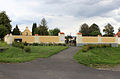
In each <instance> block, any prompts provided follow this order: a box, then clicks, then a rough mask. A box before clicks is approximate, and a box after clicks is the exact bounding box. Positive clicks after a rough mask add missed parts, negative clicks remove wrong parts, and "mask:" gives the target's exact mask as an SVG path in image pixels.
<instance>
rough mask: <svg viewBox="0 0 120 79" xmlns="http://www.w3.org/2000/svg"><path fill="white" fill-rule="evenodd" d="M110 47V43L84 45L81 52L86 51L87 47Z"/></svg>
mask: <svg viewBox="0 0 120 79" xmlns="http://www.w3.org/2000/svg"><path fill="white" fill-rule="evenodd" d="M107 47H111V45H110V44H98V45H85V46H83V48H82V51H83V52H87V51H88V50H89V49H94V48H107Z"/></svg>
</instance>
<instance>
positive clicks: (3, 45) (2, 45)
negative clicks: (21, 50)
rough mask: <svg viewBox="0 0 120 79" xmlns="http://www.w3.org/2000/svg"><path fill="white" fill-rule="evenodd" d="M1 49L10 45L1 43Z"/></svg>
mask: <svg viewBox="0 0 120 79" xmlns="http://www.w3.org/2000/svg"><path fill="white" fill-rule="evenodd" d="M0 47H9V45H8V44H7V43H5V42H4V41H0Z"/></svg>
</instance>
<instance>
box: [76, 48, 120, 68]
mask: <svg viewBox="0 0 120 79" xmlns="http://www.w3.org/2000/svg"><path fill="white" fill-rule="evenodd" d="M74 58H75V59H76V60H77V61H78V62H79V63H80V64H84V65H86V66H93V67H97V66H98V67H99V66H114V65H117V64H120V47H118V48H113V47H107V48H94V49H91V50H89V51H87V52H82V50H79V52H78V53H76V54H75V55H74Z"/></svg>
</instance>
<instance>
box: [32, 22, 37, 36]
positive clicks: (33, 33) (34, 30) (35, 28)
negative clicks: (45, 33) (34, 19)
mask: <svg viewBox="0 0 120 79" xmlns="http://www.w3.org/2000/svg"><path fill="white" fill-rule="evenodd" d="M36 30H37V23H33V26H32V35H35V34H38V33H37V32H36Z"/></svg>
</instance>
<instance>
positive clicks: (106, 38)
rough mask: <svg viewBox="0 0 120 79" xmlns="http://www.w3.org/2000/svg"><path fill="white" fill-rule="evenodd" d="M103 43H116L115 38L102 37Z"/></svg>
mask: <svg viewBox="0 0 120 79" xmlns="http://www.w3.org/2000/svg"><path fill="white" fill-rule="evenodd" d="M102 42H103V43H114V42H116V39H115V37H102Z"/></svg>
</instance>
